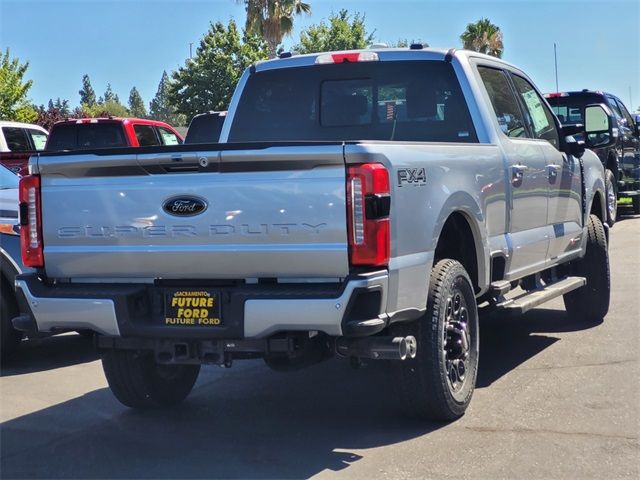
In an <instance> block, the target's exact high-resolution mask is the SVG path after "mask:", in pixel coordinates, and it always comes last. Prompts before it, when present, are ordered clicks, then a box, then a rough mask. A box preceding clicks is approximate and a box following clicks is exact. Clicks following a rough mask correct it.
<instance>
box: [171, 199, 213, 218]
mask: <svg viewBox="0 0 640 480" xmlns="http://www.w3.org/2000/svg"><path fill="white" fill-rule="evenodd" d="M162 209H163V210H164V211H165V212H167V213H168V214H169V215H175V216H176V217H192V216H193V215H198V214H200V213H202V212H204V211H205V210H206V209H207V202H206V201H204V199H202V198H198V197H194V196H191V195H179V196H177V197H171V198H170V199H168V200H167V201H166V202H164V204H163V205H162Z"/></svg>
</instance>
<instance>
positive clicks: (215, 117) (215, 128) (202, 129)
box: [184, 112, 227, 145]
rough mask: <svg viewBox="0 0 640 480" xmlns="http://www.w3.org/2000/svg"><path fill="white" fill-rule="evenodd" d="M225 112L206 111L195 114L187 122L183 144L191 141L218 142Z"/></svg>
mask: <svg viewBox="0 0 640 480" xmlns="http://www.w3.org/2000/svg"><path fill="white" fill-rule="evenodd" d="M226 116H227V112H206V113H201V114H199V115H195V116H194V117H193V118H192V119H191V123H189V128H188V130H187V135H186V136H185V138H184V143H185V145H188V144H192V143H218V142H219V141H220V133H221V132H222V125H223V124H224V119H225V118H226Z"/></svg>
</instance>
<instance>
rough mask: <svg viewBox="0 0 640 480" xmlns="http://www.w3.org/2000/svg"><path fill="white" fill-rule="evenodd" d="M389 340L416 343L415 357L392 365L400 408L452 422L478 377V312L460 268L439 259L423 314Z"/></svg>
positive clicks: (396, 330) (462, 409)
mask: <svg viewBox="0 0 640 480" xmlns="http://www.w3.org/2000/svg"><path fill="white" fill-rule="evenodd" d="M394 335H402V336H406V335H413V336H415V337H416V339H417V340H418V351H417V354H416V357H415V358H413V359H407V360H404V361H402V362H397V365H398V368H399V372H397V373H396V376H395V378H396V379H397V382H398V390H399V392H400V395H401V398H402V400H403V403H404V404H405V406H406V408H407V409H408V410H409V411H410V412H411V413H413V414H415V415H417V416H419V417H421V418H428V419H433V420H445V421H451V420H455V419H456V418H459V417H460V416H462V415H463V414H464V412H465V410H466V409H467V407H468V406H469V403H470V402H471V397H472V395H473V391H474V389H475V383H476V376H477V373H478V350H479V348H478V338H479V337H478V309H477V305H476V300H475V295H474V291H473V286H472V285H471V280H470V279H469V275H468V274H467V272H466V271H465V269H464V267H463V266H462V265H461V264H460V263H459V262H457V261H455V260H449V259H445V260H440V261H439V262H438V263H437V264H436V265H435V266H434V267H433V270H432V272H431V279H430V282H429V296H428V299H427V311H426V313H425V315H424V316H423V317H422V318H421V319H419V320H417V321H415V322H411V323H407V324H402V323H401V324H398V325H397V326H395V327H394Z"/></svg>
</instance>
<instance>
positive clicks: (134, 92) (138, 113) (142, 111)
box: [129, 87, 147, 118]
mask: <svg viewBox="0 0 640 480" xmlns="http://www.w3.org/2000/svg"><path fill="white" fill-rule="evenodd" d="M129 111H130V112H131V115H133V116H134V117H137V118H145V117H146V116H147V109H146V108H145V106H144V102H143V101H142V96H141V95H140V92H138V89H137V88H136V87H133V88H132V89H131V92H130V93H129Z"/></svg>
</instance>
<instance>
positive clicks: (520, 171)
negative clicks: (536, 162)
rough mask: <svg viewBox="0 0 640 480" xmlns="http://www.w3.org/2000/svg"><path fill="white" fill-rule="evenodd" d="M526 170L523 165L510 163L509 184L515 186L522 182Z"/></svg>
mask: <svg viewBox="0 0 640 480" xmlns="http://www.w3.org/2000/svg"><path fill="white" fill-rule="evenodd" d="M526 170H527V167H526V166H525V165H512V166H511V184H512V185H513V186H515V187H519V186H520V185H521V184H522V179H523V178H524V172H525V171H526Z"/></svg>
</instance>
